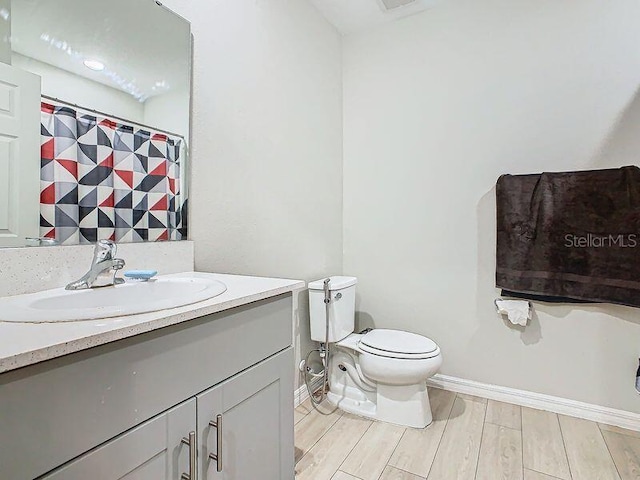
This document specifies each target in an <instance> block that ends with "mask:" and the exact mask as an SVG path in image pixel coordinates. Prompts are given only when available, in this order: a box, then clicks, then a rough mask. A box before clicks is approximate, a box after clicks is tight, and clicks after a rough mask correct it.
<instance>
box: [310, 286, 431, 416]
mask: <svg viewBox="0 0 640 480" xmlns="http://www.w3.org/2000/svg"><path fill="white" fill-rule="evenodd" d="M356 283H357V279H356V278H355V277H340V276H335V277H330V282H329V293H330V302H329V337H328V342H329V344H330V347H331V358H330V362H329V365H330V368H329V387H330V389H329V393H328V399H329V401H330V402H332V403H333V404H335V405H337V406H338V407H339V408H341V409H342V410H344V411H346V412H350V413H354V414H356V415H362V416H364V417H369V418H374V419H376V420H381V421H384V422H390V423H395V424H398V425H405V426H409V427H415V428H423V427H426V426H427V425H429V424H430V423H431V420H432V416H431V407H430V405H429V396H428V394H427V385H426V380H427V378H429V377H431V376H433V375H434V374H435V373H436V372H437V371H438V369H439V368H440V365H442V355H441V354H440V348H438V345H436V343H435V342H434V341H433V340H431V339H429V338H427V337H423V336H422V335H416V334H414V333H409V332H403V331H401V330H387V329H374V330H371V331H369V332H368V333H365V334H357V333H353V332H354V328H355V296H356V295H355V291H356ZM324 299H325V293H324V279H322V280H317V281H315V282H311V283H309V309H310V317H311V338H312V340H315V341H317V342H321V343H325V339H326V309H325V303H324Z"/></svg>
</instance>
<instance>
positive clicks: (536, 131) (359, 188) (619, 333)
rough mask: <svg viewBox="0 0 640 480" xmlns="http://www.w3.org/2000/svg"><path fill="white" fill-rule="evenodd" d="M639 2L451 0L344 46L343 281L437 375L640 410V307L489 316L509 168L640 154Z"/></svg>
mask: <svg viewBox="0 0 640 480" xmlns="http://www.w3.org/2000/svg"><path fill="white" fill-rule="evenodd" d="M638 18H640V4H639V3H638V2H637V1H635V0H620V1H616V2H608V1H605V0H584V1H581V2H557V1H552V0H543V1H533V0H485V1H483V2H478V1H476V0H448V1H447V2H441V3H440V4H438V5H437V6H436V7H434V8H432V9H430V10H428V11H425V12H423V13H421V14H418V15H414V16H412V17H408V18H406V19H404V20H401V21H398V22H395V23H393V24H389V25H387V26H384V27H381V28H377V29H375V30H373V31H369V32H365V33H362V34H357V35H353V36H347V37H345V40H344V51H343V56H344V64H343V68H344V92H343V95H344V115H345V116H344V136H345V139H344V146H345V148H344V248H345V252H344V273H345V274H350V275H356V276H358V278H359V281H360V283H359V284H358V291H359V295H358V298H359V300H358V302H359V303H358V310H359V311H360V313H359V321H360V322H361V324H362V325H363V326H364V325H368V324H374V325H375V326H377V327H393V328H401V329H406V330H409V331H414V332H417V333H421V334H424V335H427V336H429V337H432V338H433V339H434V340H436V341H437V342H438V343H439V344H440V346H441V348H442V351H443V355H444V364H443V367H442V372H443V373H444V374H448V375H454V376H458V377H462V378H466V379H471V380H476V381H480V382H487V383H491V384H496V385H504V386H509V387H514V388H520V389H525V390H532V391H536V392H541V393H546V394H551V395H558V396H560V397H566V398H570V399H575V400H581V401H586V402H590V403H595V404H599V405H605V406H610V407H615V408H619V409H624V410H629V411H633V412H640V398H639V397H638V396H637V394H636V393H635V390H634V388H633V382H634V377H635V369H636V367H637V363H638V356H639V354H640V341H639V340H640V316H639V315H638V310H637V309H631V308H624V307H618V306H611V305H599V306H549V305H543V304H536V316H535V318H534V319H533V321H532V323H531V325H529V326H528V327H527V328H526V329H519V328H516V327H512V326H510V325H507V324H506V323H505V322H504V321H503V320H502V319H501V318H500V317H499V316H497V315H496V312H495V310H494V305H493V299H494V298H495V297H497V296H498V295H499V291H497V290H496V289H495V288H494V278H493V277H494V268H495V196H494V185H495V181H496V179H497V177H498V176H499V175H500V174H503V173H527V172H540V171H542V170H574V169H586V168H602V167H612V166H619V165H625V164H633V163H637V158H638V152H639V151H640V144H639V143H640V141H639V138H640V135H639V134H638V124H639V122H640V100H638V94H637V91H638V87H639V85H640V49H639V48H638V45H640V29H639V28H638Z"/></svg>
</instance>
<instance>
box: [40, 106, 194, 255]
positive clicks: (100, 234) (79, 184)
mask: <svg viewBox="0 0 640 480" xmlns="http://www.w3.org/2000/svg"><path fill="white" fill-rule="evenodd" d="M41 115H42V125H41V170H40V184H41V189H40V236H41V237H46V238H54V239H56V240H57V241H58V242H59V243H60V244H64V245H73V244H84V243H95V242H96V241H97V240H98V239H103V238H106V239H110V240H114V241H117V242H142V241H163V240H181V239H182V238H186V221H185V222H183V218H182V217H183V213H184V212H183V205H182V195H181V192H180V181H181V178H180V173H181V172H180V161H181V158H180V153H181V148H182V146H183V140H182V139H181V138H179V137H170V136H168V135H167V134H166V133H161V132H154V131H150V130H149V129H143V128H141V127H138V126H135V125H127V124H126V123H122V122H121V121H115V120H112V119H109V118H107V117H101V116H97V115H94V114H87V113H84V112H78V111H77V110H75V109H73V108H70V107H68V106H60V105H53V104H51V103H45V102H43V103H42V108H41ZM184 220H186V219H184Z"/></svg>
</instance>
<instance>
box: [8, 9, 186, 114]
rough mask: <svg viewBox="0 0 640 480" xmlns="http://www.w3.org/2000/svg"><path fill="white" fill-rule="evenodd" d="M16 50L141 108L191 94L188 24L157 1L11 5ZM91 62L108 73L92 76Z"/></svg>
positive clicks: (13, 47)
mask: <svg viewBox="0 0 640 480" xmlns="http://www.w3.org/2000/svg"><path fill="white" fill-rule="evenodd" d="M11 44H12V50H13V51H15V52H16V53H19V54H21V55H23V56H25V57H31V58H34V59H36V60H39V61H40V62H44V63H48V64H50V65H53V66H55V67H58V68H61V69H63V70H66V71H68V72H71V73H73V74H76V75H79V76H82V77H85V78H88V79H90V80H94V81H96V82H98V83H102V84H103V85H107V86H110V87H113V88H116V89H118V90H122V91H124V92H127V93H129V94H130V95H132V96H133V97H135V98H136V99H138V100H139V101H141V102H143V101H145V100H146V99H147V98H150V97H153V96H155V95H161V94H165V93H167V92H169V91H172V90H174V91H175V90H184V89H185V88H186V89H188V88H189V81H190V80H189V76H190V63H191V36H190V27H189V23H188V22H187V21H186V20H184V19H182V18H181V17H179V16H178V15H176V14H174V13H172V12H170V11H169V10H167V9H166V8H164V7H162V6H160V5H159V4H156V2H155V1H154V0H139V1H131V0H108V1H104V0H55V1H51V0H12V2H11ZM86 59H95V60H99V61H100V62H102V63H104V64H105V69H104V70H103V71H101V72H95V71H92V70H89V69H88V68H87V67H85V66H84V64H83V62H84V60H86Z"/></svg>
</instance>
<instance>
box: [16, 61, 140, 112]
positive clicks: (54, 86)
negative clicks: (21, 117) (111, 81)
mask: <svg viewBox="0 0 640 480" xmlns="http://www.w3.org/2000/svg"><path fill="white" fill-rule="evenodd" d="M11 58H12V64H13V66H14V67H19V68H22V69H23V70H27V71H29V72H31V73H35V74H37V75H40V76H41V77H42V94H43V95H49V96H51V97H54V98H58V99H60V100H65V101H67V102H71V103H75V104H77V105H81V106H83V107H85V108H91V109H94V110H98V111H101V112H105V113H108V114H111V115H115V116H117V117H121V118H125V119H127V120H131V121H133V122H144V104H143V103H140V102H139V101H137V100H136V99H135V98H133V97H132V96H131V95H129V94H128V93H125V92H122V91H120V90H116V89H115V88H111V87H107V86H106V85H102V84H101V83H98V82H93V81H91V80H88V79H86V78H84V77H80V76H79V75H75V74H72V73H69V72H67V71H65V70H62V69H60V68H57V67H54V66H52V65H49V64H47V63H43V62H39V61H38V60H34V59H33V58H29V57H25V56H23V55H20V54H19V53H15V52H13V53H12V55H11Z"/></svg>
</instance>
